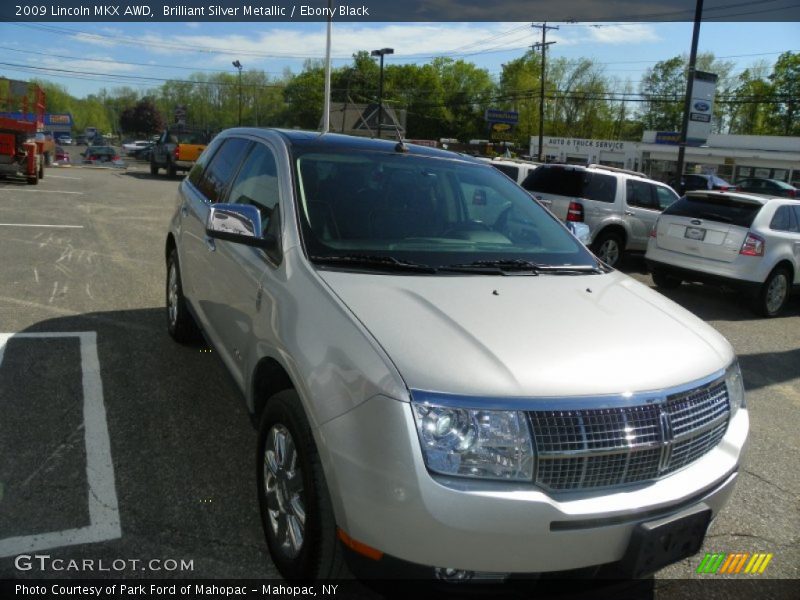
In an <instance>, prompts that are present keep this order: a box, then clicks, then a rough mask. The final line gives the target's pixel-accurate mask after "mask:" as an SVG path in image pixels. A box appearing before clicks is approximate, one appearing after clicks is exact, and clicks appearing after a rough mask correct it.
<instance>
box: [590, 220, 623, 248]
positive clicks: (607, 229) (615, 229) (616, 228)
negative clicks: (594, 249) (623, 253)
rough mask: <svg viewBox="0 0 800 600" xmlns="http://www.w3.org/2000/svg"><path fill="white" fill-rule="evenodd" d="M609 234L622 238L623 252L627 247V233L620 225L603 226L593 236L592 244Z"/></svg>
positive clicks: (609, 224)
mask: <svg viewBox="0 0 800 600" xmlns="http://www.w3.org/2000/svg"><path fill="white" fill-rule="evenodd" d="M609 233H616V234H617V235H619V236H620V237H621V238H622V249H623V250H625V249H626V248H627V247H628V231H627V230H626V229H625V226H624V225H622V224H621V223H608V224H606V225H603V226H602V227H601V228H600V229H599V230H598V231H597V233H596V234H595V236H594V238H592V244H594V243H596V242H597V240H599V239H600V238H601V237H602V236H604V235H606V234H609Z"/></svg>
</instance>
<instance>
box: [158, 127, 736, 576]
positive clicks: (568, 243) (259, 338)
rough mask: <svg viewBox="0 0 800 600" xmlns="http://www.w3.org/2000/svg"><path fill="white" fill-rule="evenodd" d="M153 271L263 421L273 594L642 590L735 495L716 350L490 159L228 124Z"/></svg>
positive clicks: (262, 483)
mask: <svg viewBox="0 0 800 600" xmlns="http://www.w3.org/2000/svg"><path fill="white" fill-rule="evenodd" d="M165 258H166V265H167V278H166V292H167V294H166V295H167V326H168V330H169V333H170V334H171V335H172V337H173V338H175V339H176V340H178V341H180V342H185V341H189V340H192V339H194V338H195V337H196V335H197V333H198V330H202V333H203V334H204V335H205V337H206V338H207V340H208V341H209V342H210V343H211V344H212V345H213V346H214V348H215V349H216V353H215V354H216V355H217V356H219V357H221V360H222V362H223V363H224V364H225V366H226V367H227V369H228V370H229V371H230V373H231V374H232V375H233V378H234V380H235V381H236V383H237V384H238V386H239V388H240V389H241V392H242V394H243V395H244V397H245V399H246V402H247V405H248V407H249V409H250V411H252V413H253V415H254V417H255V421H256V422H257V423H258V427H259V435H258V445H257V448H256V457H257V463H256V464H257V481H258V488H257V495H258V501H259V506H260V510H261V518H262V521H263V525H264V531H265V535H266V541H267V545H268V547H269V549H270V553H271V555H272V559H273V561H274V563H275V565H276V566H277V567H278V569H279V570H280V572H281V573H282V574H283V575H285V576H286V577H290V578H308V577H335V576H338V575H341V574H342V573H343V564H344V563H343V560H344V559H347V560H348V562H349V563H350V564H351V565H361V567H362V568H363V567H364V565H366V566H367V568H369V569H370V573H372V574H373V575H374V574H375V573H378V572H386V569H388V568H389V567H398V566H400V567H406V568H408V569H409V570H410V571H413V572H416V573H425V574H427V575H429V576H431V577H434V576H436V577H439V578H443V579H466V578H469V577H473V576H474V577H477V576H482V575H484V574H490V575H491V576H492V577H499V578H501V577H504V576H506V575H508V574H512V573H534V572H537V573H541V572H552V571H562V570H566V569H574V568H581V567H588V566H593V565H603V564H607V563H614V564H616V565H619V566H620V567H622V568H624V569H625V571H626V572H627V573H629V574H632V575H638V574H641V573H645V572H651V571H654V570H656V569H659V568H660V567H662V566H664V565H666V564H669V563H672V562H674V561H677V560H680V559H682V558H685V557H686V556H688V555H690V554H692V553H694V552H696V551H697V550H698V549H699V548H700V546H701V544H702V542H703V538H704V535H705V532H706V528H707V527H708V524H709V522H710V520H711V519H712V518H713V517H714V516H716V515H717V514H718V513H719V511H720V510H721V509H722V507H723V505H724V504H725V502H726V501H727V499H728V497H729V496H730V494H731V492H732V489H733V485H734V482H735V480H736V477H737V473H738V465H739V461H740V458H741V453H742V450H743V447H744V445H745V440H746V437H747V432H748V411H747V409H746V407H745V397H744V387H743V384H742V379H741V374H740V371H739V367H738V365H737V362H736V357H735V356H734V353H733V350H732V348H731V346H730V344H728V342H727V341H726V340H725V339H724V338H722V336H720V335H719V334H718V333H717V332H716V331H715V330H714V329H712V328H711V327H709V326H708V325H706V324H705V323H703V322H702V321H700V320H699V319H697V318H696V317H694V316H693V315H691V314H690V313H688V312H687V311H685V310H683V309H682V308H680V307H679V306H677V305H675V304H673V303H672V302H671V301H669V300H667V299H666V298H664V297H663V296H662V295H661V294H659V293H657V292H655V291H653V290H651V289H650V288H648V287H647V286H644V285H642V284H639V283H637V282H635V281H634V280H632V279H630V278H629V277H627V276H625V275H623V274H622V273H619V272H616V271H613V270H610V269H608V268H607V267H605V266H604V265H603V264H602V263H600V262H599V261H598V260H597V259H596V258H595V257H594V256H593V255H592V254H591V253H590V252H589V251H588V250H587V249H586V248H585V247H584V246H583V245H582V244H581V243H580V242H578V241H577V240H576V239H575V237H573V235H572V234H570V233H569V232H568V231H567V229H566V228H565V226H564V225H563V224H562V223H561V222H560V221H559V220H558V219H556V218H555V217H554V216H553V215H552V214H551V213H549V212H548V211H547V210H545V209H544V208H542V207H541V206H540V205H539V204H538V203H536V202H533V201H532V199H531V197H530V196H529V195H528V194H527V193H526V192H525V191H524V190H522V189H521V188H520V187H519V186H518V185H516V184H515V183H514V182H512V181H511V180H510V179H509V178H508V177H506V176H504V175H502V174H501V173H499V172H497V171H496V170H495V169H493V168H492V167H491V166H489V165H486V164H485V163H480V162H478V161H474V160H472V159H468V158H464V157H461V156H459V155H457V154H453V153H449V152H443V151H440V150H434V149H430V148H422V147H410V146H407V145H405V144H403V143H397V144H396V143H394V142H389V141H385V140H369V139H364V138H351V137H347V136H340V135H332V134H326V135H320V134H318V133H308V132H300V131H275V130H261V129H232V130H228V131H226V132H223V133H222V134H220V135H219V136H218V137H217V138H216V139H215V140H214V141H213V142H212V143H211V144H210V145H209V147H208V148H207V149H206V151H205V152H204V153H203V154H202V156H201V157H200V159H199V160H198V162H197V164H196V165H195V166H194V168H193V169H192V170H191V172H190V173H189V176H188V177H187V178H186V179H185V180H184V181H183V182H182V183H181V184H180V186H179V191H178V203H177V209H176V212H175V216H174V218H173V220H172V223H171V226H170V229H169V232H168V235H167V238H166V245H165ZM644 330H646V331H647V335H642V331H644ZM587 331H591V332H592V335H593V336H596V338H597V339H602V340H604V342H603V344H588V345H587V344H586V332H587ZM213 427H214V424H213V423H210V424H209V430H210V431H213Z"/></svg>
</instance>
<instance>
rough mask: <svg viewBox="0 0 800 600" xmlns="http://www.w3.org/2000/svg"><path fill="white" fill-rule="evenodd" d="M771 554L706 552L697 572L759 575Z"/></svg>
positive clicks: (765, 567) (769, 559)
mask: <svg viewBox="0 0 800 600" xmlns="http://www.w3.org/2000/svg"><path fill="white" fill-rule="evenodd" d="M772 556H773V555H772V554H766V553H762V552H757V553H755V554H750V553H749V552H737V553H734V554H727V553H725V552H716V553H714V554H706V555H705V557H703V560H702V561H701V562H700V566H699V567H697V572H698V573H702V574H705V575H708V574H717V575H738V574H740V573H746V574H748V575H760V574H761V573H763V572H764V571H765V570H766V569H767V565H768V564H769V561H771V560H772Z"/></svg>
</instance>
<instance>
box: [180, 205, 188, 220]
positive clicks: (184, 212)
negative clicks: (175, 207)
mask: <svg viewBox="0 0 800 600" xmlns="http://www.w3.org/2000/svg"><path fill="white" fill-rule="evenodd" d="M181 214H182V215H183V216H184V217H188V216H189V206H188V205H187V204H186V202H184V203H183V204H181Z"/></svg>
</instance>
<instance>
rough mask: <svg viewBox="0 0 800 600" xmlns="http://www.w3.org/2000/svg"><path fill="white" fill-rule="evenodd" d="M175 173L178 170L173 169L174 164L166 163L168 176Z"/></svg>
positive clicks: (172, 175)
mask: <svg viewBox="0 0 800 600" xmlns="http://www.w3.org/2000/svg"><path fill="white" fill-rule="evenodd" d="M177 174H178V172H177V171H176V170H175V165H173V164H172V163H167V175H169V176H170V177H175V176H176V175H177Z"/></svg>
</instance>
